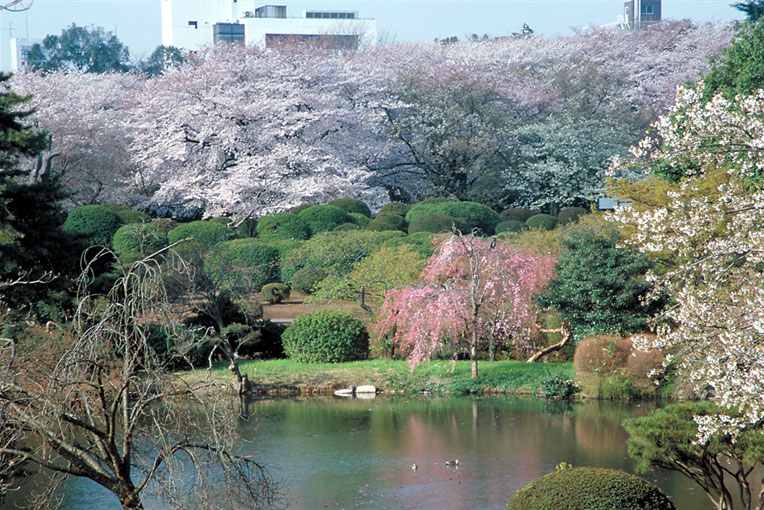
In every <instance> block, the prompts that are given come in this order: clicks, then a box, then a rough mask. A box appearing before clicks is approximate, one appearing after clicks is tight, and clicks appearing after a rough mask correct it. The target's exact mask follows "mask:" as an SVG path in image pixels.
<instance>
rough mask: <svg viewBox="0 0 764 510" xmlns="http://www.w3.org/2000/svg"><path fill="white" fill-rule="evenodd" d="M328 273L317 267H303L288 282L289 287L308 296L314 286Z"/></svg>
mask: <svg viewBox="0 0 764 510" xmlns="http://www.w3.org/2000/svg"><path fill="white" fill-rule="evenodd" d="M328 274H329V273H328V272H326V271H325V270H323V269H321V268H319V267H304V268H302V269H300V270H299V271H297V272H296V273H295V274H294V275H293V276H292V280H291V281H290V287H292V289H293V290H296V291H297V292H301V293H303V294H310V293H312V292H313V289H315V288H316V285H317V284H318V283H319V282H320V281H321V280H323V279H324V278H326V276H327V275H328Z"/></svg>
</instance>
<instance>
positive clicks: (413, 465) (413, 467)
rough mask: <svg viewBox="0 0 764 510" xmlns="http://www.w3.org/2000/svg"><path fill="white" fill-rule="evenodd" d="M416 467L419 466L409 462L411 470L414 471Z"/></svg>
mask: <svg viewBox="0 0 764 510" xmlns="http://www.w3.org/2000/svg"><path fill="white" fill-rule="evenodd" d="M417 469H419V466H417V465H416V464H411V470H412V471H416V470H417Z"/></svg>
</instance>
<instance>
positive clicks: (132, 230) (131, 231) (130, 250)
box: [112, 223, 168, 264]
mask: <svg viewBox="0 0 764 510" xmlns="http://www.w3.org/2000/svg"><path fill="white" fill-rule="evenodd" d="M112 245H113V247H114V252H115V253H116V254H117V256H118V257H119V260H121V261H122V263H123V264H132V263H133V262H135V261H136V260H139V259H142V258H143V257H145V256H146V255H151V254H152V253H154V252H155V251H157V250H161V249H162V248H164V247H165V246H167V245H168V242H167V234H166V233H164V232H162V231H161V230H159V229H158V228H157V227H156V226H155V225H154V224H152V223H130V224H128V225H123V226H121V227H119V230H117V231H116V232H115V233H114V238H113V239H112Z"/></svg>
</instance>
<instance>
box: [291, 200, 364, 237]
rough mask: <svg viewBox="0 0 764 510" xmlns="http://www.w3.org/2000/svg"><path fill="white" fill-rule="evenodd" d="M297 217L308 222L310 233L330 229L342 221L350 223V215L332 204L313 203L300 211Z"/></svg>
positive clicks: (313, 233) (318, 232) (314, 233)
mask: <svg viewBox="0 0 764 510" xmlns="http://www.w3.org/2000/svg"><path fill="white" fill-rule="evenodd" d="M297 217H298V218H300V219H301V220H302V221H304V222H305V223H307V224H308V228H310V232H311V234H312V235H316V234H320V233H322V232H329V231H332V230H334V229H335V228H337V227H338V226H340V225H342V224H343V223H351V221H350V216H348V214H347V213H346V212H345V211H343V210H342V209H340V208H339V207H335V206H333V205H314V206H311V207H308V208H307V209H304V210H303V211H301V212H300V213H299V214H298V215H297Z"/></svg>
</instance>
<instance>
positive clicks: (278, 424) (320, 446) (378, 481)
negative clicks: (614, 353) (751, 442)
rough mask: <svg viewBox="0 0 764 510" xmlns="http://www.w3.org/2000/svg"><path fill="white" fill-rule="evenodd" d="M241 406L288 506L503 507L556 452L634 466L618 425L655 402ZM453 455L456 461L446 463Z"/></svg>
mask: <svg viewBox="0 0 764 510" xmlns="http://www.w3.org/2000/svg"><path fill="white" fill-rule="evenodd" d="M248 407H249V410H250V411H251V412H252V414H253V416H254V418H253V419H252V420H250V421H247V422H243V423H242V424H241V426H240V433H241V435H242V437H243V438H250V439H254V442H253V443H252V447H253V448H254V449H255V451H256V452H257V457H258V459H259V460H260V461H261V462H263V463H264V464H266V465H267V466H268V467H269V469H270V470H271V472H272V474H273V476H274V477H275V478H276V479H277V480H279V481H281V483H282V484H283V486H284V492H285V497H286V498H287V507H288V508H290V509H306V510H307V509H311V510H314V509H317V508H339V509H341V508H345V509H349V508H373V509H378V510H385V509H390V510H392V509H396V510H399V509H412V510H413V509H430V508H432V509H436V508H437V509H486V510H491V509H496V510H499V509H502V508H504V506H505V505H506V503H507V500H508V499H509V497H510V496H511V495H512V493H513V492H514V491H515V490H516V489H517V488H519V487H521V486H523V485H524V484H526V483H527V482H529V481H530V480H532V479H534V478H536V477H538V476H540V475H543V474H545V473H548V472H550V471H553V470H554V468H555V466H556V465H557V464H559V463H560V462H563V461H564V462H567V463H569V464H572V465H574V466H599V467H613V468H620V469H625V470H627V471H630V472H633V466H634V463H633V462H632V461H631V460H630V459H629V457H628V455H627V453H626V446H625V443H626V439H627V436H628V435H627V433H626V432H625V431H624V430H623V428H622V427H621V425H620V424H621V423H622V422H623V420H625V419H627V418H630V417H632V416H640V415H644V414H646V413H647V412H649V410H650V409H653V408H654V405H653V404H641V405H639V404H637V405H633V404H617V403H609V402H598V401H586V402H581V403H575V404H572V405H570V404H566V403H561V402H548V401H544V400H539V399H535V398H514V397H507V398H481V399H472V398H466V397H461V398H436V397H430V398H425V397H421V398H403V397H396V398H379V397H378V398H376V399H373V400H360V399H341V398H327V399H305V400H295V399H290V400H258V401H252V402H250V403H249V404H248ZM454 459H459V466H458V468H456V467H452V466H447V465H445V464H444V462H445V461H447V460H454ZM412 464H416V465H417V466H418V469H416V470H414V469H412V467H411V465H412ZM647 478H648V479H650V480H651V481H653V482H654V483H656V484H657V485H659V486H660V487H661V488H662V489H663V490H664V491H665V492H666V493H667V494H668V495H669V496H670V497H671V498H672V500H673V501H674V503H675V504H676V505H677V508H678V509H679V510H685V509H686V510H705V509H712V508H713V506H712V505H710V504H709V502H708V500H707V499H706V497H705V496H704V494H703V492H702V491H701V490H700V489H699V488H698V487H697V486H695V485H694V484H693V483H692V482H690V481H688V480H686V479H685V478H683V477H681V476H679V475H677V474H674V473H671V472H655V473H650V474H649V475H648V476H647ZM152 506H153V505H151V504H150V502H147V507H149V508H151V507H152ZM63 508H65V509H67V510H79V509H91V508H98V509H111V508H115V509H117V508H119V505H118V504H117V502H116V499H112V497H111V496H109V495H108V494H105V493H104V491H103V490H102V489H100V488H99V487H98V486H97V485H95V484H94V483H92V482H88V481H80V480H77V481H75V482H74V483H72V484H70V487H69V492H68V493H67V497H66V501H65V504H64V507H63Z"/></svg>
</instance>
